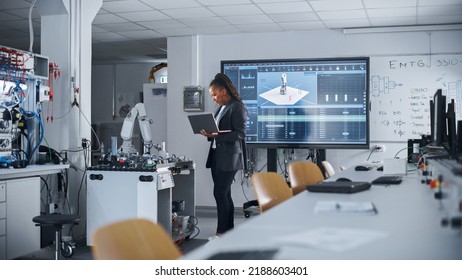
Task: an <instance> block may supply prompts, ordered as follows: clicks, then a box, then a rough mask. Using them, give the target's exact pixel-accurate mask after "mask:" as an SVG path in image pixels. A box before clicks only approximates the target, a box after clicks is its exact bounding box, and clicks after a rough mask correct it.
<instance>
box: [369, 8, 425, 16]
mask: <svg viewBox="0 0 462 280" xmlns="http://www.w3.org/2000/svg"><path fill="white" fill-rule="evenodd" d="M367 14H368V15H369V17H371V18H372V17H412V16H414V17H415V16H417V10H416V9H415V8H399V9H393V8H387V9H367Z"/></svg>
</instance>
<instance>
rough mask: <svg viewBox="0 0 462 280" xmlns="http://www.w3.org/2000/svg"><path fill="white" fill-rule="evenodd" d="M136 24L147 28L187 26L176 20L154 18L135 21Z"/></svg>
mask: <svg viewBox="0 0 462 280" xmlns="http://www.w3.org/2000/svg"><path fill="white" fill-rule="evenodd" d="M137 23H138V24H140V25H142V26H144V27H146V28H149V29H157V28H183V27H187V26H186V25H184V24H182V23H181V22H179V21H177V20H173V19H171V20H154V21H140V22H137Z"/></svg>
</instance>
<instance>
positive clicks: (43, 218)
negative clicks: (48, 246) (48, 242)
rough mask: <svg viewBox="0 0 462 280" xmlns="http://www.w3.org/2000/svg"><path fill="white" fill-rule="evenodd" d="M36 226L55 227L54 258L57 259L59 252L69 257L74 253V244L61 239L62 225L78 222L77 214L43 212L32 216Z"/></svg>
mask: <svg viewBox="0 0 462 280" xmlns="http://www.w3.org/2000/svg"><path fill="white" fill-rule="evenodd" d="M32 221H33V222H34V223H35V225H36V226H40V227H42V226H54V227H55V260H59V253H60V251H61V254H62V255H63V256H64V257H66V258H70V257H71V256H72V255H73V254H74V248H75V247H74V246H73V245H72V244H70V243H69V242H63V241H62V229H63V225H68V224H73V225H77V224H79V222H80V216H79V215H68V214H44V215H40V216H36V217H34V218H32Z"/></svg>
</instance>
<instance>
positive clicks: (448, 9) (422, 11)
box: [417, 5, 462, 22]
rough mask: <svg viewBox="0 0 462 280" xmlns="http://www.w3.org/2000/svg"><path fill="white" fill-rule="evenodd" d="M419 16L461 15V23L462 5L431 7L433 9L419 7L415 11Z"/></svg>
mask: <svg viewBox="0 0 462 280" xmlns="http://www.w3.org/2000/svg"><path fill="white" fill-rule="evenodd" d="M417 14H418V15H419V16H432V15H434V16H452V15H461V17H460V18H461V22H462V5H453V6H433V7H420V8H419V9H418V11H417Z"/></svg>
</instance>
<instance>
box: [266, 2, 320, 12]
mask: <svg viewBox="0 0 462 280" xmlns="http://www.w3.org/2000/svg"><path fill="white" fill-rule="evenodd" d="M258 7H260V8H261V9H262V10H263V11H264V12H265V13H268V14H281V13H301V12H311V11H313V10H312V9H311V7H310V5H308V3H307V2H305V1H303V2H291V3H271V4H258Z"/></svg>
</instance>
